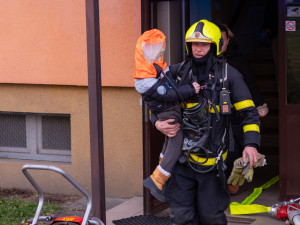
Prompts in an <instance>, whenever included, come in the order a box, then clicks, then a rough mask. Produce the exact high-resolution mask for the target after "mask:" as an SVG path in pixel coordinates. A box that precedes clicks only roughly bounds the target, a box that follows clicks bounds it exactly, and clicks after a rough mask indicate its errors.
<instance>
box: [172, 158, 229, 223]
mask: <svg viewBox="0 0 300 225" xmlns="http://www.w3.org/2000/svg"><path fill="white" fill-rule="evenodd" d="M166 200H167V202H168V203H169V204H170V208H171V212H172V216H171V217H172V218H171V219H173V223H174V224H176V225H182V224H184V225H225V224H227V220H226V216H225V213H224V211H225V210H226V208H227V207H228V205H229V203H230V197H229V195H228V193H226V190H224V189H223V188H222V185H221V182H220V179H219V178H218V177H217V171H215V170H214V171H212V172H209V173H205V174H201V173H197V172H195V171H193V170H192V169H191V168H190V167H187V166H185V165H182V164H179V163H177V164H176V165H175V167H174V169H173V170H172V176H171V178H170V180H169V182H168V184H167V186H166ZM195 200H196V201H195Z"/></svg>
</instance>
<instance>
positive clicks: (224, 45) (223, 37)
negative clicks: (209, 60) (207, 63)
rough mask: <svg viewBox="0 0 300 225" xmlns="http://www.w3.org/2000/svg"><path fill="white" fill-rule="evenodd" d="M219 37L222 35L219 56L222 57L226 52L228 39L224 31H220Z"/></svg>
mask: <svg viewBox="0 0 300 225" xmlns="http://www.w3.org/2000/svg"><path fill="white" fill-rule="evenodd" d="M221 35H222V39H223V46H222V49H221V52H220V54H221V55H223V54H224V52H226V50H227V46H228V43H229V40H230V38H229V37H227V34H226V32H225V31H224V32H223V31H222V32H221Z"/></svg>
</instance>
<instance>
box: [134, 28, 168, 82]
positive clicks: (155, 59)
mask: <svg viewBox="0 0 300 225" xmlns="http://www.w3.org/2000/svg"><path fill="white" fill-rule="evenodd" d="M165 46H166V36H165V35H164V34H163V33H162V32H161V31H160V30H158V29H152V30H149V31H146V32H144V33H143V34H142V35H141V36H140V37H139V39H138V41H137V44H136V47H135V71H134V73H133V78H134V79H143V78H155V77H156V74H157V72H156V69H155V68H154V66H153V63H156V64H157V65H159V66H160V67H161V68H162V69H163V70H165V69H166V68H167V63H165V62H164V54H163V53H164V51H165Z"/></svg>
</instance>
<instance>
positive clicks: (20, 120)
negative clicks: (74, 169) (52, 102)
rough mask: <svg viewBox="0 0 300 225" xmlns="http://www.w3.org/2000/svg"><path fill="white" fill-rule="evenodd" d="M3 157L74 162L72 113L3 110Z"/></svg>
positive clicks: (0, 122)
mask: <svg viewBox="0 0 300 225" xmlns="http://www.w3.org/2000/svg"><path fill="white" fill-rule="evenodd" d="M0 158H14V159H32V160H43V161H59V162H71V122H70V115H61V114H60V115H57V114H31V113H7V112H0Z"/></svg>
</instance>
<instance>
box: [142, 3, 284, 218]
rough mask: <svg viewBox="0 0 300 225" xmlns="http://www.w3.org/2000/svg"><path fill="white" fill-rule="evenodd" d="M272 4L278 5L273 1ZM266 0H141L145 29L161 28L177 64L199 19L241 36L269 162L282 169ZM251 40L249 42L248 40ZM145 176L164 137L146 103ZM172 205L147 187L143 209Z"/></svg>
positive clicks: (170, 56) (169, 55)
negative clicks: (263, 108) (264, 110)
mask: <svg viewBox="0 0 300 225" xmlns="http://www.w3.org/2000/svg"><path fill="white" fill-rule="evenodd" d="M273 4H274V3H273ZM266 6H267V1H265V0H255V1H250V0H246V1H244V0H228V1H226V3H225V2H224V1H221V0H211V1H207V0H206V1H204V0H201V1H199V0H198V1H197V0H169V1H159V0H155V1H151V0H145V1H142V9H143V10H142V18H143V19H142V21H143V22H142V29H143V30H142V31H145V30H148V29H152V28H157V29H160V30H162V31H163V32H164V33H165V34H166V37H167V50H166V62H167V63H168V65H171V64H175V63H179V62H181V61H182V60H184V58H185V45H184V37H185V32H186V30H187V29H188V28H189V27H190V26H191V25H192V24H193V23H194V22H196V21H198V20H200V19H207V20H210V21H212V22H214V23H216V24H222V23H224V24H227V25H228V26H229V28H230V29H231V30H232V31H233V33H234V34H235V35H236V37H237V39H238V44H239V46H240V51H241V52H242V53H243V54H244V55H245V57H246V58H247V59H248V61H249V64H250V67H251V70H252V73H253V75H254V77H255V79H256V83H257V85H258V87H259V89H260V92H261V95H262V97H263V98H264V101H265V102H266V103H267V104H268V108H269V114H268V115H267V116H266V117H264V118H262V120H261V134H262V141H261V149H260V152H261V153H262V154H265V155H266V158H267V161H268V165H271V166H272V168H274V170H275V171H272V172H274V173H275V174H276V173H277V174H278V173H279V107H278V84H277V80H276V79H277V78H276V68H275V63H274V58H273V55H272V44H273V39H271V38H269V37H266V36H265V35H264V22H263V21H265V12H266V9H267V7H266ZM245 43H247V44H245ZM143 114H144V115H143V118H144V128H143V129H144V178H146V177H148V176H149V175H150V174H151V172H152V171H153V170H154V168H155V166H156V165H157V163H158V157H159V153H160V151H161V147H162V144H163V140H164V139H163V135H162V134H160V133H159V132H158V131H155V130H154V129H153V127H152V124H151V123H150V120H149V115H148V109H147V108H146V106H144V110H143ZM166 207H168V206H167V205H166V204H162V203H160V202H158V201H157V200H156V199H155V198H153V197H152V196H151V194H150V193H148V191H147V190H144V213H145V214H155V213H156V212H159V211H160V210H162V209H164V208H166Z"/></svg>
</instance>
